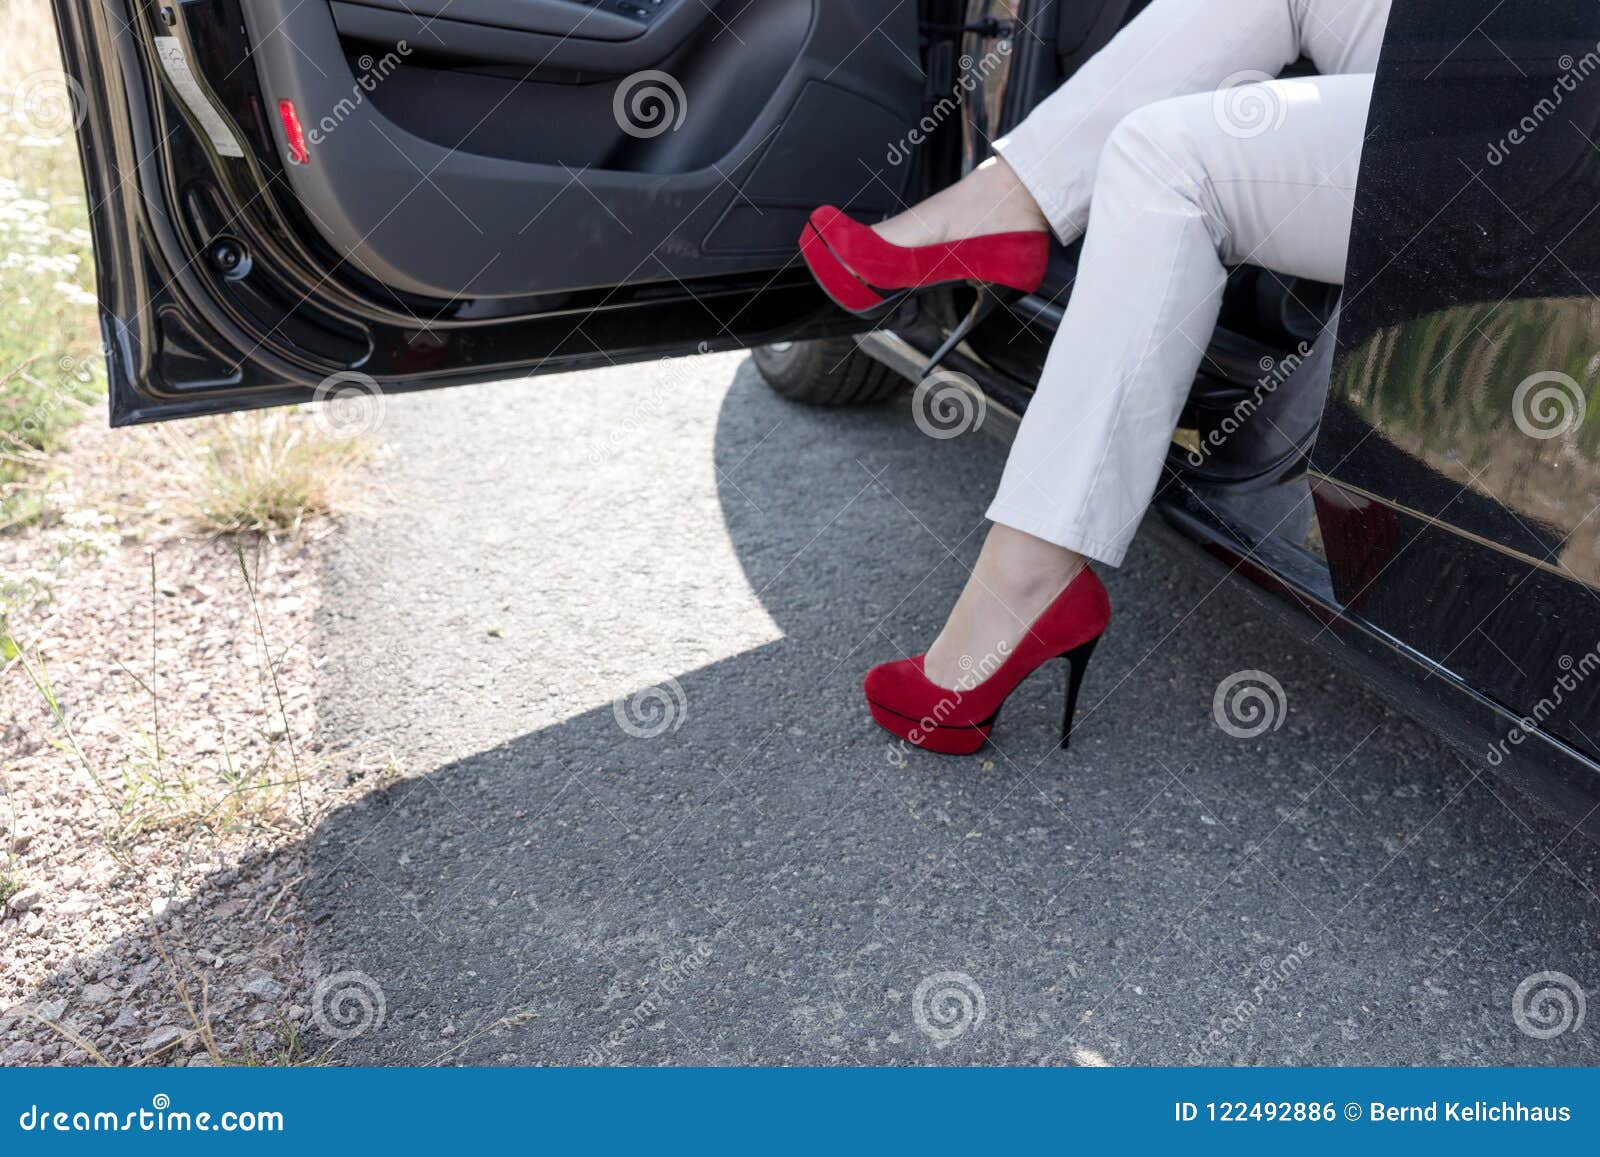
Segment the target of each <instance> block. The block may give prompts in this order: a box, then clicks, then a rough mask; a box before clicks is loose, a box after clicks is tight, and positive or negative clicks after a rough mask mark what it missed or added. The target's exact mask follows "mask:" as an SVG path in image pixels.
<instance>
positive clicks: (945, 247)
mask: <svg viewBox="0 0 1600 1157" xmlns="http://www.w3.org/2000/svg"><path fill="white" fill-rule="evenodd" d="M808 227H809V228H810V230H811V231H813V232H814V233H815V234H816V235H817V237H818V238H820V239H821V241H822V242H823V244H825V245H826V246H827V248H828V250H829V251H830V252H831V253H832V254H833V256H834V257H835V258H836V259H837V260H838V262H839V263H840V264H841V265H843V266H844V267H845V269H846V270H848V271H849V272H850V273H852V274H854V275H855V276H856V277H857V278H858V279H859V280H860V281H862V282H864V283H865V284H867V285H869V286H872V287H874V288H876V289H879V290H885V289H928V288H930V287H932V286H935V285H943V284H947V283H951V282H962V281H965V282H976V283H982V284H984V285H998V286H1003V287H1005V288H1006V289H1015V290H1019V291H1021V292H1023V293H1032V292H1033V291H1034V290H1036V289H1038V288H1039V285H1040V283H1041V282H1043V281H1044V274H1045V268H1046V266H1047V265H1048V264H1049V261H1050V234H1048V233H1043V232H1022V233H988V234H985V235H983V236H981V237H968V238H964V239H963V240H960V241H945V242H941V243H939V244H937V245H919V246H915V247H908V246H904V245H894V244H891V243H890V242H888V241H885V240H884V239H883V238H882V237H880V236H878V234H877V233H876V232H874V231H873V230H872V229H871V228H869V227H868V226H866V225H863V224H861V222H859V221H855V220H852V219H851V218H850V217H847V216H846V215H845V214H844V213H842V212H841V211H839V210H838V209H835V208H834V207H833V206H832V205H823V206H822V207H821V208H819V209H816V210H815V211H813V212H812V214H811V219H810V221H809V222H808Z"/></svg>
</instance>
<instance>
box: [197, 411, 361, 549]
mask: <svg viewBox="0 0 1600 1157" xmlns="http://www.w3.org/2000/svg"><path fill="white" fill-rule="evenodd" d="M169 445H170V446H171V448H172V450H173V454H174V458H175V461H176V462H177V463H178V466H179V473H180V476H181V477H182V479H183V491H182V493H183V494H184V495H186V501H187V503H188V505H189V506H190V513H191V514H192V515H193V516H194V517H195V518H196V519H198V520H199V521H200V522H201V523H202V524H203V525H205V526H207V527H209V528H210V529H212V530H215V531H217V532H219V533H223V534H239V533H244V532H254V533H259V534H279V533H283V532H286V531H288V532H292V531H295V530H298V529H299V528H300V526H301V524H302V523H303V522H304V521H305V520H306V519H307V518H311V517H314V516H317V515H326V514H332V513H334V512H335V511H336V510H338V509H340V507H341V506H342V504H343V502H344V499H345V497H346V494H347V490H348V486H347V484H348V481H349V477H350V471H351V468H352V467H354V466H356V465H357V464H358V463H360V462H361V461H363V460H364V459H365V458H366V457H367V455H368V453H369V443H368V442H367V440H366V439H364V438H360V437H345V436H342V435H340V434H338V433H337V432H335V431H334V430H332V429H330V428H329V427H328V426H327V425H325V424H324V423H323V422H322V421H321V420H320V416H319V415H317V414H315V413H313V412H311V411H309V410H303V409H297V410H264V411H256V412H253V413H248V414H230V415H227V416H226V417H222V418H215V419H207V420H206V421H204V422H203V423H201V424H199V426H198V429H197V431H196V432H195V433H194V434H193V435H192V436H186V437H182V438H174V439H171V440H170V441H169Z"/></svg>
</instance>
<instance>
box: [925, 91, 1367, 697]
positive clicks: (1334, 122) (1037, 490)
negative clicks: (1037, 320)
mask: <svg viewBox="0 0 1600 1157" xmlns="http://www.w3.org/2000/svg"><path fill="white" fill-rule="evenodd" d="M1371 96H1372V78H1371V77H1370V76H1334V77H1319V78H1316V79H1313V80H1298V81H1273V82H1271V83H1267V84H1260V85H1253V86H1250V90H1249V91H1244V90H1239V92H1238V93H1237V97H1238V99H1248V100H1250V101H1251V102H1253V103H1254V104H1255V105H1256V106H1258V107H1260V108H1261V109H1264V110H1266V114H1265V115H1266V116H1267V120H1266V122H1265V127H1264V129H1262V130H1261V131H1254V130H1252V131H1251V132H1241V131H1240V129H1239V128H1238V126H1237V125H1236V124H1235V123H1233V122H1231V121H1230V120H1229V118H1228V117H1227V116H1226V115H1224V114H1223V113H1222V112H1221V111H1220V110H1219V106H1218V104H1217V102H1216V101H1215V100H1214V99H1213V96H1212V95H1211V94H1200V95H1195V96H1186V97H1179V98H1177V99H1174V100H1167V101H1161V102H1160V103H1158V104H1153V105H1147V106H1145V107H1143V108H1141V109H1139V110H1138V111H1137V112H1135V113H1133V114H1132V115H1130V116H1128V117H1126V118H1125V119H1124V120H1123V121H1122V122H1121V123H1120V124H1119V125H1118V126H1117V128H1116V130H1115V131H1114V132H1113V133H1112V134H1111V137H1110V140H1109V142H1108V143H1107V145H1106V148H1105V150H1104V154H1103V156H1102V160H1101V164H1100V168H1099V179H1098V181H1097V182H1096V185H1095V191H1094V198H1093V205H1092V209H1091V212H1090V214H1089V220H1090V221H1091V222H1092V225H1091V227H1090V229H1089V232H1088V236H1087V237H1086V239H1085V242H1084V248H1083V256H1082V259H1081V261H1080V262H1079V266H1078V279H1077V283H1076V285H1075V286H1074V288H1073V293H1072V298H1071V300H1070V302H1069V303H1068V306H1067V311H1066V316H1065V317H1064V319H1063V321H1062V325H1061V329H1060V332H1059V333H1058V334H1057V335H1056V339H1055V343H1054V345H1053V346H1052V347H1051V350H1050V355H1049V358H1048V359H1047V361H1046V363H1045V368H1044V372H1043V374H1042V376H1041V378H1040V382H1039V387H1038V390H1037V392H1036V393H1035V395H1034V397H1033V400H1032V402H1031V403H1030V404H1029V407H1028V412H1027V415H1026V417H1025V418H1024V420H1023V423H1022V427H1021V429H1020V430H1019V431H1018V434H1017V439H1016V444H1015V445H1014V446H1013V448H1012V451H1011V456H1010V459H1009V461H1008V462H1007V464H1006V470H1005V475H1004V477H1003V478H1002V480H1001V483H1000V489H999V493H998V495H997V496H996V498H995V500H994V503H993V505H992V506H991V507H990V509H989V518H990V519H991V520H992V521H994V522H995V523H998V524H1001V526H997V527H996V528H995V530H994V531H993V533H992V535H991V537H992V538H993V539H994V540H995V541H994V543H992V544H986V545H985V548H984V551H983V554H982V555H981V556H980V560H979V566H978V568H977V569H976V570H975V571H974V575H973V581H972V582H971V583H969V585H968V588H967V590H966V592H965V593H964V594H963V595H962V598H961V602H960V603H959V604H958V605H957V608H956V610H955V612H953V613H952V615H951V618H950V622H949V623H948V624H947V626H946V629H945V632H944V633H943V634H941V635H940V637H939V640H938V641H937V642H936V643H935V645H934V647H932V648H930V650H929V653H928V658H927V660H926V662H925V667H926V670H927V672H928V676H929V678H931V679H932V680H933V681H934V682H936V683H939V684H941V685H943V686H947V687H950V686H955V685H956V683H957V682H958V681H959V679H960V673H961V671H962V669H963V667H962V658H963V657H964V656H972V655H981V654H987V653H990V652H992V651H993V650H994V649H995V647H996V645H997V643H999V642H1000V641H1002V639H1005V640H1014V639H1016V638H1020V635H1021V631H1022V629H1023V627H1024V626H1025V625H1026V624H1027V623H1029V622H1032V621H1033V619H1034V618H1035V617H1036V616H1037V615H1038V613H1039V611H1040V610H1042V609H1043V607H1044V605H1045V604H1046V603H1048V601H1049V598H1050V596H1051V594H1053V593H1054V592H1053V590H1051V589H1049V588H1051V587H1052V586H1055V589H1059V585H1060V584H1062V583H1064V579H1063V577H1062V576H1063V575H1066V576H1068V577H1070V572H1071V571H1072V570H1073V569H1074V568H1075V567H1076V566H1078V565H1080V564H1081V558H1080V556H1087V557H1088V558H1091V559H1094V560H1097V561H1100V562H1103V563H1106V564H1108V565H1111V566H1116V565H1119V564H1120V563H1121V562H1122V559H1123V556H1124V555H1125V554H1126V552H1127V549H1128V546H1129V544H1130V542H1131V541H1132V539H1133V536H1134V532H1135V531H1136V529H1137V528H1138V524H1139V521H1140V519H1141V518H1142V517H1143V514H1144V511H1145V508H1146V507H1147V506H1148V505H1149V502H1150V499H1151V496H1152V495H1153V494H1154V492H1155V487H1156V483H1157V481H1158V479H1159V476H1160V470H1161V464H1162V462H1163V460H1164V459H1165V456H1166V448H1167V445H1168V443H1169V442H1170V441H1171V438H1172V432H1173V430H1174V428H1175V427H1176V425H1177V421H1178V416H1179V414H1180V412H1181V410H1182V408H1183V403H1184V401H1185V399H1186V398H1187V396H1188V393H1189V389H1190V387H1191V385H1192V384H1193V382H1194V377H1195V372H1196V370H1197V369H1198V368H1199V364H1200V359H1201V357H1202V356H1203V355H1204V353H1205V349H1206V346H1207V345H1208V344H1209V343H1210V340H1211V335H1212V332H1213V330H1214V329H1215V328H1216V323H1217V314H1218V310H1219V307H1220V304H1221V300H1222V290H1223V286H1224V284H1225V283H1226V280H1227V268H1226V267H1227V266H1229V265H1237V264H1244V263H1251V264H1257V265H1264V266H1266V267H1267V268H1269V269H1274V270H1277V271H1278V272H1281V273H1285V274H1291V275H1297V276H1303V277H1309V278H1313V279H1315V280H1318V281H1326V282H1333V283H1339V282H1342V281H1343V279H1344V262H1345V250H1346V249H1347V247H1348V244H1349V237H1350V221H1351V214H1352V211H1353V205H1354V197H1355V187H1356V176H1357V173H1358V172H1359V169H1360V164H1361V146H1362V142H1363V140H1364V136H1365V128H1366V117H1367V106H1368V103H1369V101H1370V100H1371ZM1001 527H1004V529H1002V528H1001ZM1007 622H1008V623H1010V624H1011V630H1010V632H1009V633H1007V634H1006V635H1004V636H1001V637H999V638H997V637H996V635H995V633H994V631H995V629H996V624H1003V623H1007Z"/></svg>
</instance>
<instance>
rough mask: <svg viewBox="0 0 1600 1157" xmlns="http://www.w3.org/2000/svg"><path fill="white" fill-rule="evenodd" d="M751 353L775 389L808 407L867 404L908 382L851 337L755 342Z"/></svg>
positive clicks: (876, 400)
mask: <svg viewBox="0 0 1600 1157" xmlns="http://www.w3.org/2000/svg"><path fill="white" fill-rule="evenodd" d="M752 356H753V357H754V359H755V363H756V369H758V370H760V371H761V376H762V377H763V378H765V379H766V381H767V385H769V386H771V387H772V389H773V391H774V392H775V393H777V394H779V395H780V396H782V397H785V398H788V399H789V400H790V401H791V402H799V403H801V404H802V405H806V406H869V405H872V404H873V403H874V402H881V401H883V400H884V399H886V398H890V397H893V396H894V395H895V394H897V393H899V392H900V390H901V389H902V388H904V386H905V384H906V383H905V379H904V378H902V377H901V376H900V375H899V374H897V373H895V372H894V371H893V370H891V369H890V368H889V367H888V366H886V365H884V364H883V363H882V362H877V361H874V360H873V359H871V358H869V357H868V356H867V355H866V354H864V353H862V352H861V350H860V348H859V347H857V345H856V342H855V339H854V338H848V337H841V338H821V339H818V340H815V341H785V342H778V343H776V344H774V345H764V346H757V347H756V349H755V351H754V353H753V355H752Z"/></svg>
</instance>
